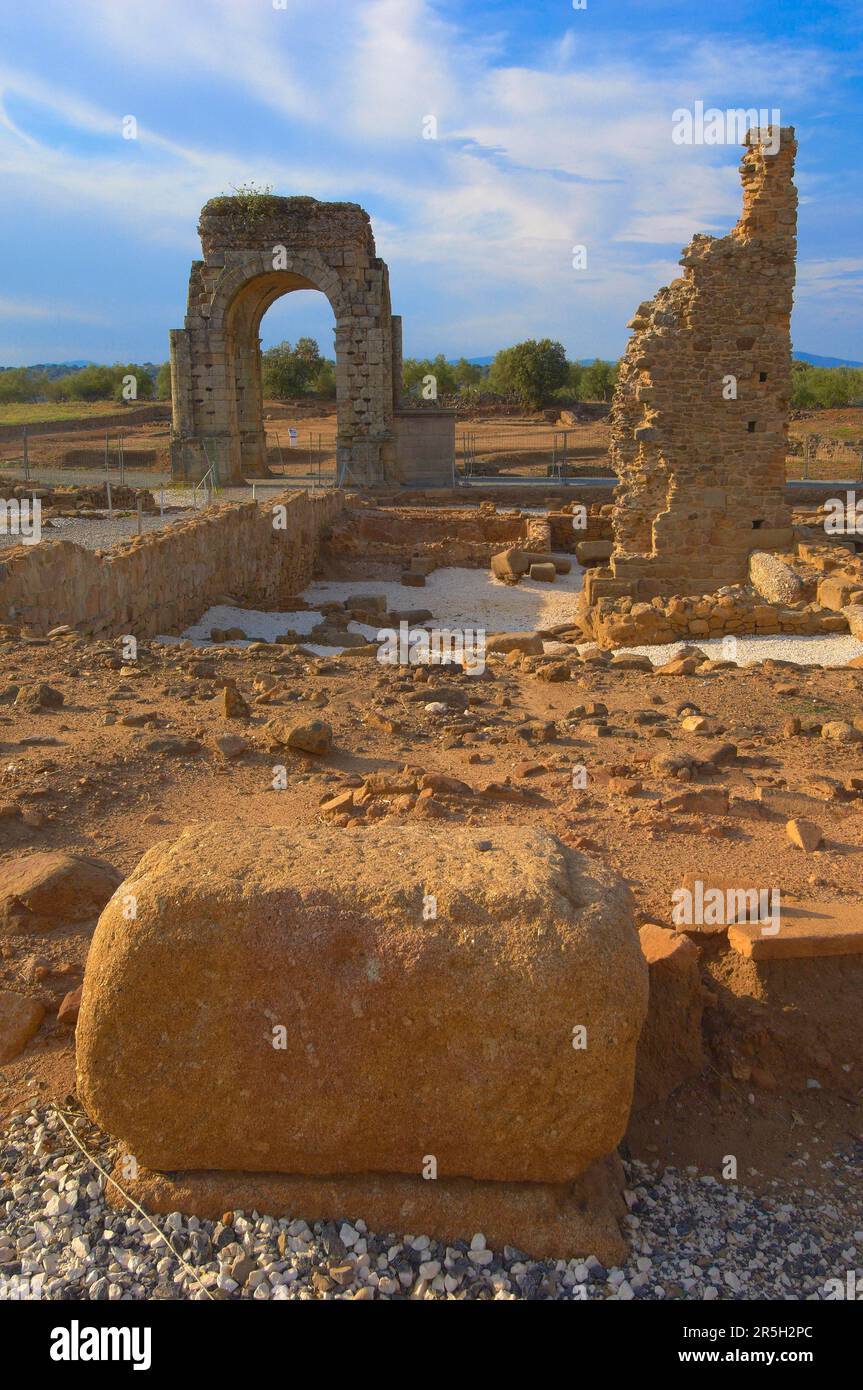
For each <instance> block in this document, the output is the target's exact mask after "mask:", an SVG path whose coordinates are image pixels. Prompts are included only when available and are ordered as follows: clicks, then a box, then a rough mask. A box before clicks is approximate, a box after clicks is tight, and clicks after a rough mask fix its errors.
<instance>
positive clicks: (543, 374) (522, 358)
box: [489, 338, 569, 410]
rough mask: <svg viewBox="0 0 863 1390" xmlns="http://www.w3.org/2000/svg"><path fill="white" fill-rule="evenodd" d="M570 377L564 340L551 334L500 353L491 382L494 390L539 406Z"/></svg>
mask: <svg viewBox="0 0 863 1390" xmlns="http://www.w3.org/2000/svg"><path fill="white" fill-rule="evenodd" d="M568 377H569V364H568V362H567V360H566V352H565V350H564V347H563V344H562V343H557V342H552V340H551V338H542V339H540V341H539V342H537V340H536V339H535V338H529V339H528V340H527V341H526V342H524V343H516V345H515V346H514V347H510V348H503V349H502V350H501V351H500V352H499V353H497V355H496V356H495V359H494V361H493V362H492V364H491V369H490V371H489V385H490V387H491V388H492V390H495V391H499V392H500V393H501V394H502V395H505V396H510V397H512V398H514V399H515V400H517V401H520V402H521V403H522V404H523V405H525V406H528V407H529V408H530V409H532V410H538V409H539V408H540V406H542V405H543V404H544V402H545V401H546V400H547V399H548V398H549V397H550V396H551V395H552V393H553V392H554V391H557V390H559V388H560V387H561V386H565V385H566V382H567V379H568Z"/></svg>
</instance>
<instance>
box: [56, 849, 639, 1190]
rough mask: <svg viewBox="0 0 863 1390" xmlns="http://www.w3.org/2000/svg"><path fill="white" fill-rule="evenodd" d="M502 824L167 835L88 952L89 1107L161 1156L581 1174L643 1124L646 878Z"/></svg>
mask: <svg viewBox="0 0 863 1390" xmlns="http://www.w3.org/2000/svg"><path fill="white" fill-rule="evenodd" d="M483 838H486V839H488V838H490V839H491V843H492V849H491V850H490V851H485V852H478V851H477V845H478V840H479V836H478V834H477V832H476V831H474V830H471V829H467V828H464V829H462V828H454V827H452V826H449V825H448V826H447V827H446V828H445V829H441V830H437V829H433V828H432V827H430V826H428V825H423V826H422V827H419V826H418V827H416V828H413V827H411V828H390V827H375V828H374V829H369V830H368V831H364V832H363V833H362V834H352V833H349V832H345V831H341V830H331V829H315V830H306V831H290V830H286V829H284V828H279V829H271V828H267V829H246V830H243V829H239V828H238V827H237V826H234V825H230V826H228V825H218V824H216V825H212V826H209V827H206V828H195V829H191V830H188V831H186V832H185V833H184V834H183V835H181V836H180V838H179V839H178V840H176V841H174V842H163V843H161V844H159V845H156V846H154V847H153V849H151V850H150V851H149V852H148V853H147V854H146V855H145V856H144V858H143V859H142V860H141V862H140V863H139V864H138V866H137V868H136V869H135V870H134V871H133V873H132V875H131V877H130V878H129V879H128V880H127V882H126V884H125V885H124V890H125V892H124V896H125V893H133V894H134V895H135V897H136V899H137V916H136V918H135V920H134V921H128V920H126V918H125V917H124V916H123V912H122V910H121V905H120V904H119V903H116V902H115V903H113V904H109V906H108V908H107V909H106V910H105V912H104V913H103V915H102V917H101V919H100V921H99V925H98V927H97V930H96V934H95V936H94V938H93V943H92V947H91V950H90V956H89V960H88V963H87V973H86V977H85V983H84V994H83V1001H82V1006H81V1014H80V1019H79V1023H78V1032H77V1042H78V1086H79V1093H80V1096H81V1099H82V1101H83V1103H84V1105H85V1106H86V1108H87V1109H88V1111H89V1112H90V1114H91V1115H92V1117H93V1119H94V1120H96V1121H97V1122H98V1123H99V1124H101V1125H102V1126H103V1127H104V1128H105V1129H107V1130H108V1131H110V1132H111V1133H113V1134H114V1135H116V1136H117V1137H118V1138H119V1139H120V1140H121V1141H122V1143H123V1145H124V1146H125V1149H126V1151H127V1152H129V1153H130V1154H133V1155H134V1156H135V1157H136V1158H137V1159H138V1161H139V1162H140V1163H142V1164H144V1165H146V1166H147V1167H148V1168H152V1169H158V1170H163V1171H164V1170H182V1169H197V1170H200V1169H209V1170H213V1169H221V1170H225V1169H227V1170H235V1171H257V1172H266V1171H270V1172H282V1173H292V1174H346V1173H370V1172H378V1173H402V1174H406V1175H419V1174H420V1173H421V1172H422V1169H423V1164H424V1162H425V1161H426V1160H427V1158H428V1157H429V1156H433V1157H434V1158H435V1160H436V1162H437V1172H438V1175H439V1177H441V1178H452V1177H472V1178H476V1179H492V1180H498V1181H508V1182H511V1181H533V1182H550V1183H559V1182H566V1181H569V1180H570V1179H572V1178H575V1177H576V1176H578V1175H579V1174H580V1173H582V1172H584V1171H585V1170H586V1168H587V1167H588V1166H589V1165H590V1163H591V1162H592V1161H593V1160H595V1159H597V1158H599V1157H601V1156H602V1155H604V1154H607V1153H609V1152H610V1151H611V1150H613V1148H614V1147H615V1145H616V1144H617V1143H618V1141H619V1139H620V1137H621V1135H622V1133H623V1131H624V1129H625V1126H626V1121H627V1116H628V1113H629V1108H630V1101H631V1096H632V1087H633V1072H634V1060H635V1049H636V1043H637V1040H638V1035H639V1031H640V1029H641V1025H642V1022H643V1019H644V1015H645V1011H646V994H647V978H646V976H647V968H646V965H645V962H644V959H643V956H642V952H641V949H640V947H639V943H638V938H637V936H636V933H635V930H634V927H633V923H632V916H631V907H630V899H629V895H628V891H627V889H626V887H625V885H624V884H623V882H622V880H620V879H619V878H617V877H616V876H615V875H613V874H611V873H609V872H608V871H607V870H606V869H604V868H603V867H601V866H599V865H596V864H593V863H591V862H590V861H588V860H586V859H584V858H582V857H581V856H580V855H577V854H575V853H574V852H572V851H571V850H569V849H567V848H566V847H565V846H564V845H562V844H561V842H560V841H559V840H557V839H556V838H555V837H554V836H552V835H550V834H548V833H546V832H545V831H541V830H525V829H523V828H519V829H516V828H510V827H506V828H504V827H501V828H498V829H495V830H493V831H491V832H489V831H488V830H484V831H483ZM579 1025H581V1026H582V1027H583V1028H584V1030H585V1033H584V1035H583V1036H582V1034H581V1033H576V1032H574V1030H576V1029H577V1028H578V1027H579ZM582 1041H584V1042H586V1046H584V1047H582V1046H580V1045H579V1044H580V1043H581V1042H582ZM274 1044H275V1045H274Z"/></svg>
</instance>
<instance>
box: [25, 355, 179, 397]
mask: <svg viewBox="0 0 863 1390" xmlns="http://www.w3.org/2000/svg"><path fill="white" fill-rule="evenodd" d="M170 394H171V376H170V368H169V366H168V363H167V362H166V363H165V364H164V365H163V366H162V367H158V368H157V367H154V366H153V364H152V363H148V364H147V365H145V366H142V365H140V364H139V363H135V362H127V363H126V364H125V365H124V364H123V363H121V362H115V364H114V365H113V366H112V367H99V366H95V365H91V366H88V367H77V368H72V369H71V370H69V371H66V372H62V373H59V374H58V372H57V369H56V368H53V369H50V370H48V369H45V368H38V367H7V368H5V369H2V368H0V404H4V405H11V404H18V403H27V402H34V401H124V400H138V401H151V400H153V399H154V398H155V397H157V396H161V397H167V396H170Z"/></svg>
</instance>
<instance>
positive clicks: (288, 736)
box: [278, 719, 333, 756]
mask: <svg viewBox="0 0 863 1390" xmlns="http://www.w3.org/2000/svg"><path fill="white" fill-rule="evenodd" d="M278 728H279V741H280V742H284V743H285V744H286V745H287V747H288V748H292V749H294V751H295V752H298V753H314V754H316V755H317V756H321V755H322V754H325V753H329V752H330V749H331V748H332V746H333V731H332V729H331V727H330V725H329V724H327V723H325V722H324V720H323V719H312V720H310V721H309V722H308V723H304V724H294V725H293V726H292V727H291V728H287V727H286V726H285V725H284V724H281V725H279V726H278Z"/></svg>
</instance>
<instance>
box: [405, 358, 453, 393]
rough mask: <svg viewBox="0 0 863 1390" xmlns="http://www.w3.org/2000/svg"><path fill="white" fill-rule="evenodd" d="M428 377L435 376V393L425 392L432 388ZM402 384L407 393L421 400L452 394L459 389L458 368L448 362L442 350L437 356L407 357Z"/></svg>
mask: <svg viewBox="0 0 863 1390" xmlns="http://www.w3.org/2000/svg"><path fill="white" fill-rule="evenodd" d="M428 377H434V388H433V389H434V395H425V396H424V394H423V393H424V392H425V391H428V390H431V389H432V384H431V383H430V382H428V381H427V378H428ZM402 384H403V386H404V390H405V392H406V394H407V395H409V396H414V397H416V398H418V399H420V400H423V399H425V400H437V399H439V398H440V397H441V396H451V395H454V394H455V392H456V391H457V390H458V389H459V381H458V377H457V375H456V369H455V367H454V366H453V364H452V363H451V362H448V361H447V360H446V358H445V357H444V355H443V353H442V352H439V353H438V355H437V357H434V358H431V357H406V358H405V360H404V362H403V363H402Z"/></svg>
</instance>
